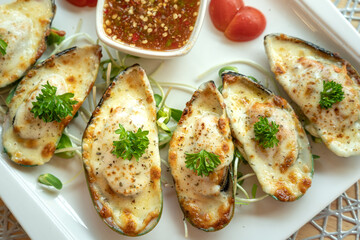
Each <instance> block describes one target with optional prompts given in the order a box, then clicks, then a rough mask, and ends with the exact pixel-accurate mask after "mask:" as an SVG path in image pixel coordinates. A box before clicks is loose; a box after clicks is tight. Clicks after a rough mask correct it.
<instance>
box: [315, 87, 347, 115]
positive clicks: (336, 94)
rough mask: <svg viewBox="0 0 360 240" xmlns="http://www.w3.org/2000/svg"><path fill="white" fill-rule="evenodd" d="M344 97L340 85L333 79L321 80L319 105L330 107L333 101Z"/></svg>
mask: <svg viewBox="0 0 360 240" xmlns="http://www.w3.org/2000/svg"><path fill="white" fill-rule="evenodd" d="M343 99H344V92H343V90H342V86H341V84H339V83H336V82H334V81H323V91H322V92H321V93H320V102H319V103H320V107H321V108H325V109H328V108H331V107H332V105H333V104H334V103H337V102H341V101H342V100H343Z"/></svg>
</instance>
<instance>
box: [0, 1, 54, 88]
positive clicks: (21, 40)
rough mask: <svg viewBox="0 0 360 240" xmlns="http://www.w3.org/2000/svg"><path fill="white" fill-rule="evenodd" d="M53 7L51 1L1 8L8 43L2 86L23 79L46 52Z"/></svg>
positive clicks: (0, 69) (0, 67)
mask: <svg viewBox="0 0 360 240" xmlns="http://www.w3.org/2000/svg"><path fill="white" fill-rule="evenodd" d="M52 8H53V7H52V2H51V1H50V0H41V1H35V0H31V1H25V0H18V1H17V2H14V3H10V4H6V5H1V6H0V37H1V39H3V40H4V41H5V42H6V43H7V44H8V46H7V49H6V54H5V56H3V55H1V54H0V87H4V86H6V85H8V84H10V83H12V82H14V81H16V80H17V79H19V78H20V77H21V76H22V75H24V73H25V71H26V70H27V69H28V68H29V67H30V66H32V65H33V64H34V63H35V62H36V60H37V59H38V58H39V57H40V56H41V54H42V53H43V51H45V48H46V43H45V40H44V39H45V37H46V35H47V34H48V33H47V30H48V28H49V26H50V22H51V19H52V18H53V16H54V13H53V10H52ZM34 12H36V13H37V14H29V13H34Z"/></svg>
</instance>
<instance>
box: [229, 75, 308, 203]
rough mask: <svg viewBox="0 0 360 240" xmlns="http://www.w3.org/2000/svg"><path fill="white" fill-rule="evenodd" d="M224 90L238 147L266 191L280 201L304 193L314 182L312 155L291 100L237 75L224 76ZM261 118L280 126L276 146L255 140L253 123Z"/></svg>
mask: <svg viewBox="0 0 360 240" xmlns="http://www.w3.org/2000/svg"><path fill="white" fill-rule="evenodd" d="M222 93H223V96H224V101H225V103H226V107H227V112H228V115H229V118H230V122H231V128H232V131H233V136H234V137H235V138H236V139H237V140H238V142H237V145H238V146H237V147H239V148H240V149H241V152H242V153H243V154H244V157H245V158H246V159H247V160H248V162H249V164H250V166H251V167H252V168H253V170H254V172H255V174H256V176H257V178H258V180H259V183H260V184H261V186H262V189H263V191H264V192H266V193H268V194H271V195H273V196H275V197H276V198H277V199H279V200H281V201H293V200H296V199H297V198H298V197H300V196H301V195H303V194H304V193H305V192H306V190H307V189H308V188H309V187H310V185H311V177H312V156H311V153H310V151H309V143H308V141H307V138H306V135H305V133H304V130H303V129H302V128H301V125H300V123H299V121H298V120H297V118H296V116H295V114H294V112H293V111H292V109H291V108H290V106H289V105H288V103H287V102H286V101H285V100H284V99H282V98H280V97H276V96H273V95H270V94H269V93H266V92H264V91H263V90H261V89H258V88H257V85H255V84H254V83H252V82H250V80H247V79H246V78H243V77H241V76H237V75H235V76H232V75H230V74H228V75H225V77H224V89H223V92H222ZM259 117H266V118H268V121H269V123H270V124H271V122H272V121H274V122H275V123H276V124H277V125H279V131H278V133H277V134H276V137H277V139H278V140H279V143H278V145H277V146H274V147H272V148H263V147H262V146H261V145H260V144H259V143H258V142H257V141H256V140H255V133H254V124H255V123H256V122H258V121H259Z"/></svg>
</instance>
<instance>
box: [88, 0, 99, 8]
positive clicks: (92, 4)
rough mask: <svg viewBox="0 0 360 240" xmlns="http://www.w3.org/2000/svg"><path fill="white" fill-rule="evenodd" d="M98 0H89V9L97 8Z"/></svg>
mask: <svg viewBox="0 0 360 240" xmlns="http://www.w3.org/2000/svg"><path fill="white" fill-rule="evenodd" d="M96 4H97V0H87V5H88V7H96Z"/></svg>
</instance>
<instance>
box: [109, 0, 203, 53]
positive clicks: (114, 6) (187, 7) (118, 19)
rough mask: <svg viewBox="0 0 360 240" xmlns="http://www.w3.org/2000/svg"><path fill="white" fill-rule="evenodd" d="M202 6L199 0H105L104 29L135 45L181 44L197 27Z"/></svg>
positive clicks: (174, 46) (161, 47)
mask: <svg viewBox="0 0 360 240" xmlns="http://www.w3.org/2000/svg"><path fill="white" fill-rule="evenodd" d="M199 6H200V0H106V1H105V4H104V30H105V32H106V34H107V35H108V36H109V37H111V38H112V39H113V40H115V41H119V42H124V43H127V44H129V45H130V46H134V47H135V46H136V47H141V48H145V49H151V50H171V49H177V48H181V47H183V46H184V45H186V43H187V42H188V40H189V38H190V35H191V33H192V31H193V29H194V25H195V22H196V19H197V15H198V11H199Z"/></svg>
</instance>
